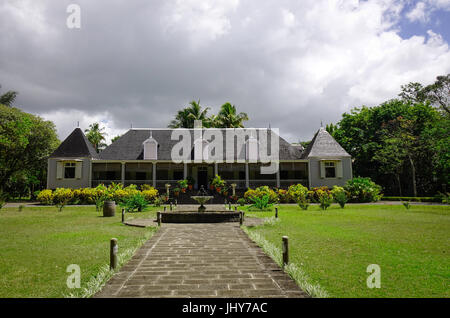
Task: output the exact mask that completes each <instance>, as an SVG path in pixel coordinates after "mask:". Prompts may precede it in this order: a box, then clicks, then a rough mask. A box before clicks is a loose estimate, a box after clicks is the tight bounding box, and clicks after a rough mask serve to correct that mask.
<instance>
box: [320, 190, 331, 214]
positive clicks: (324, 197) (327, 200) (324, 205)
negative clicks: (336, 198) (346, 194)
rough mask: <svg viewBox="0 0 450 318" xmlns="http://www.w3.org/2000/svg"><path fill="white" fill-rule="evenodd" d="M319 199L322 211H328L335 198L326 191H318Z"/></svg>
mask: <svg viewBox="0 0 450 318" xmlns="http://www.w3.org/2000/svg"><path fill="white" fill-rule="evenodd" d="M316 194H317V196H318V198H319V207H320V208H321V209H322V210H326V209H328V208H329V207H330V205H331V203H332V202H333V196H332V194H331V193H330V192H327V191H324V190H320V189H319V190H318V191H317V192H316Z"/></svg>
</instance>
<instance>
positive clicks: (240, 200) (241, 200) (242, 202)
mask: <svg viewBox="0 0 450 318" xmlns="http://www.w3.org/2000/svg"><path fill="white" fill-rule="evenodd" d="M237 203H238V204H239V205H240V206H244V205H245V199H244V198H239V199H238V200H237Z"/></svg>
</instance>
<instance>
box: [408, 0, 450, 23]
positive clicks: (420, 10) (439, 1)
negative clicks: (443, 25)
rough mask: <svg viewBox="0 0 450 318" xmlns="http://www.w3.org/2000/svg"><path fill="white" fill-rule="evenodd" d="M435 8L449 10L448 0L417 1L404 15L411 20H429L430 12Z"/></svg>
mask: <svg viewBox="0 0 450 318" xmlns="http://www.w3.org/2000/svg"><path fill="white" fill-rule="evenodd" d="M436 10H445V11H450V0H425V1H419V2H418V3H417V4H416V5H415V6H414V8H413V9H411V10H410V11H409V12H408V13H407V14H406V17H407V18H408V19H409V20H410V21H411V22H415V21H419V22H422V23H426V22H429V21H430V16H431V14H432V13H433V12H434V11H436Z"/></svg>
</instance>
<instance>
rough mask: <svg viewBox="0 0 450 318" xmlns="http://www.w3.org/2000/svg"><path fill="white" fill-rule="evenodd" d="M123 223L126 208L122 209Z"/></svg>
mask: <svg viewBox="0 0 450 318" xmlns="http://www.w3.org/2000/svg"><path fill="white" fill-rule="evenodd" d="M122 223H125V209H122Z"/></svg>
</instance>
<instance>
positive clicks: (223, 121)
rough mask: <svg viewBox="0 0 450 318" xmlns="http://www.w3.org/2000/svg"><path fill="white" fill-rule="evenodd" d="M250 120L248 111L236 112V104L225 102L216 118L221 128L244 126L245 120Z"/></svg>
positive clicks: (216, 124)
mask: <svg viewBox="0 0 450 318" xmlns="http://www.w3.org/2000/svg"><path fill="white" fill-rule="evenodd" d="M247 120H248V115H247V114H246V113H239V114H237V112H236V106H234V105H231V104H230V103H225V104H223V105H222V106H221V107H220V111H219V113H218V114H217V118H216V123H215V126H216V127H218V128H219V127H220V128H243V127H244V121H247Z"/></svg>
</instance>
